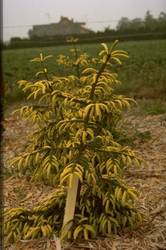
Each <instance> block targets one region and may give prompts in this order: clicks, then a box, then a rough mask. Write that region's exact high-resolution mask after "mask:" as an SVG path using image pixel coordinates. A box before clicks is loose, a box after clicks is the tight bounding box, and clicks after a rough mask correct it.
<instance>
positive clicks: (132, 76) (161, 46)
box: [3, 40, 166, 101]
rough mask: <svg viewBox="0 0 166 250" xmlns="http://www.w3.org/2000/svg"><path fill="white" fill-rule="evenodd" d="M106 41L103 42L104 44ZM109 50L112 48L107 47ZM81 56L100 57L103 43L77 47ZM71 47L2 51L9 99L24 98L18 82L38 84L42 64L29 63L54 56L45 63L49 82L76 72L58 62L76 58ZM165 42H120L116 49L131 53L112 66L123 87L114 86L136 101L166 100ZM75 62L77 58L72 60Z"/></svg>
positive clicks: (119, 91)
mask: <svg viewBox="0 0 166 250" xmlns="http://www.w3.org/2000/svg"><path fill="white" fill-rule="evenodd" d="M103 42H104V41H103ZM107 45H108V47H110V46H111V43H110V44H107ZM77 47H78V48H80V49H81V53H87V54H88V55H89V56H90V57H97V56H98V54H99V52H100V51H101V50H102V48H103V47H102V46H101V45H100V44H85V45H78V46H77ZM71 48H73V47H72V45H68V46H58V47H47V48H33V49H18V50H5V51H3V76H4V82H5V88H6V98H7V99H8V100H11V101H12V100H13V101H15V100H19V99H21V97H23V95H22V92H21V91H20V90H18V88H17V82H18V81H19V80H22V79H24V80H30V81H33V80H34V81H35V80H37V78H36V77H35V74H36V72H37V71H40V70H41V67H40V64H39V63H36V62H33V63H31V62H30V60H31V59H33V58H35V57H39V55H40V53H42V54H43V55H44V56H46V55H52V56H53V57H52V58H51V59H48V60H47V61H46V63H47V64H46V66H47V68H48V73H49V76H50V79H51V77H52V76H55V75H57V76H64V75H68V74H73V73H74V69H69V68H64V67H62V66H59V65H58V64H57V62H56V60H57V56H58V55H68V56H73V55H72V53H71V52H70V49H71ZM165 48H166V40H152V41H137V42H119V43H118V45H117V47H116V49H123V50H125V51H127V52H128V54H129V59H126V58H122V65H118V64H116V63H114V64H113V66H112V68H111V71H113V72H115V73H118V76H119V80H120V81H121V82H122V85H121V86H115V90H116V91H117V92H118V93H120V94H124V95H127V96H130V97H132V98H135V99H140V98H146V99H154V98H155V99H163V98H166V50H165ZM73 59H74V58H73Z"/></svg>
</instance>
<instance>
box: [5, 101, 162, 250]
mask: <svg viewBox="0 0 166 250" xmlns="http://www.w3.org/2000/svg"><path fill="white" fill-rule="evenodd" d="M15 108H16V107H14V106H13V107H12V109H15ZM134 113H135V112H133V110H131V111H130V112H128V113H127V114H126V117H125V121H124V124H123V126H125V127H127V128H128V129H129V131H130V133H131V135H132V136H134V137H135V139H134V141H132V143H131V144H130V145H129V146H130V147H132V148H133V149H136V150H139V151H140V152H142V156H141V157H142V158H144V159H145V160H146V161H147V163H148V168H147V167H145V166H142V167H141V168H140V169H135V168H134V167H131V168H130V169H126V170H125V180H126V181H127V183H128V185H130V186H133V187H135V188H136V189H137V190H139V191H140V197H139V202H138V203H137V204H136V206H137V207H138V208H139V209H140V210H141V211H143V212H146V213H147V214H148V215H150V217H151V218H153V220H152V222H151V223H150V224H144V225H142V226H141V227H138V228H137V229H135V230H130V229H129V228H126V230H125V233H124V232H123V233H119V234H118V235H116V236H114V235H112V236H108V237H105V238H97V239H95V240H90V241H88V242H79V243H77V242H75V243H74V244H68V243H64V244H63V245H62V246H61V248H58V246H57V241H56V239H51V240H49V239H40V240H37V241H26V242H25V241H22V242H21V241H20V242H18V243H17V246H12V245H8V246H7V247H6V248H5V249H6V250H7V249H8V250H9V249H20V250H21V249H22V250H30V249H49V250H51V249H52V250H53V249H57V250H60V249H62V250H63V249H68V250H72V249H75V250H76V249H79V250H88V249H94V250H95V249H96V250H107V249H111V250H134V249H135V250H139V249H142V250H151V249H154V250H157V249H166V114H163V115H148V116H138V115H135V114H134ZM4 126H5V132H4V136H3V143H2V146H3V157H4V165H5V166H7V165H8V164H9V162H10V160H11V159H12V158H13V157H14V155H15V154H21V153H23V152H24V151H25V143H26V136H27V135H28V134H29V133H30V131H31V130H32V128H30V127H29V125H28V124H27V123H26V121H25V120H20V119H19V117H18V116H14V117H11V116H10V111H8V113H6V119H5V122H4ZM13 171H14V170H13ZM53 191H54V189H53V188H51V187H46V186H44V185H35V184H34V183H29V178H28V177H27V176H21V175H20V174H17V175H16V176H15V177H14V176H13V175H11V176H10V178H8V179H6V180H4V205H5V207H9V208H11V207H17V206H24V207H27V208H30V209H32V207H34V206H37V205H38V204H39V203H40V202H41V201H42V200H43V199H45V198H46V197H48V196H50V195H51V193H52V192H53Z"/></svg>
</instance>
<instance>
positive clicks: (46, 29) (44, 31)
mask: <svg viewBox="0 0 166 250" xmlns="http://www.w3.org/2000/svg"><path fill="white" fill-rule="evenodd" d="M84 25H85V23H83V22H74V20H73V18H72V19H71V20H69V19H68V18H67V17H63V16H61V19H60V21H59V23H51V24H44V25H33V30H32V32H31V36H32V35H34V36H38V37H42V36H45V35H46V36H48V37H50V38H51V37H53V36H56V35H72V34H89V33H90V32H91V31H90V30H88V29H85V28H84V27H82V26H84Z"/></svg>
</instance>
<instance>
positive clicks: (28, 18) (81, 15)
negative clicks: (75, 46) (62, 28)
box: [3, 0, 166, 41]
mask: <svg viewBox="0 0 166 250" xmlns="http://www.w3.org/2000/svg"><path fill="white" fill-rule="evenodd" d="M147 10H149V11H150V13H151V14H152V15H153V17H154V18H158V16H159V14H160V13H161V12H165V13H166V0H3V41H9V40H10V38H11V37H21V38H28V30H29V29H32V26H33V25H35V24H49V23H58V22H59V21H60V16H64V17H68V18H69V19H72V18H73V19H74V21H75V22H76V21H77V22H86V26H85V28H88V29H91V30H93V31H95V32H96V31H104V29H105V28H106V27H109V28H110V29H115V28H116V25H117V23H118V21H119V20H120V19H121V18H122V17H127V18H129V19H130V20H132V19H134V18H137V17H138V18H141V19H144V17H145V14H146V11H147Z"/></svg>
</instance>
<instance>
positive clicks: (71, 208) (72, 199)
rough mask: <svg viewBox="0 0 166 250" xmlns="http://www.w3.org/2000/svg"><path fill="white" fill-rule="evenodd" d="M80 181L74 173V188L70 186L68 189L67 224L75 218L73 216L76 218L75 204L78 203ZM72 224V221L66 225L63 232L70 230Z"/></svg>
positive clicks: (65, 219)
mask: <svg viewBox="0 0 166 250" xmlns="http://www.w3.org/2000/svg"><path fill="white" fill-rule="evenodd" d="M78 183H79V178H78V176H77V175H75V174H74V175H73V185H72V188H68V191H67V198H66V207H65V215H64V220H63V225H65V224H66V223H67V222H68V221H71V220H73V218H74V212H75V205H76V199H77V191H78ZM71 226H72V221H71V222H70V223H68V224H67V225H66V226H65V227H64V229H63V231H62V234H63V233H64V232H66V231H68V230H69V229H70V227H71Z"/></svg>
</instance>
